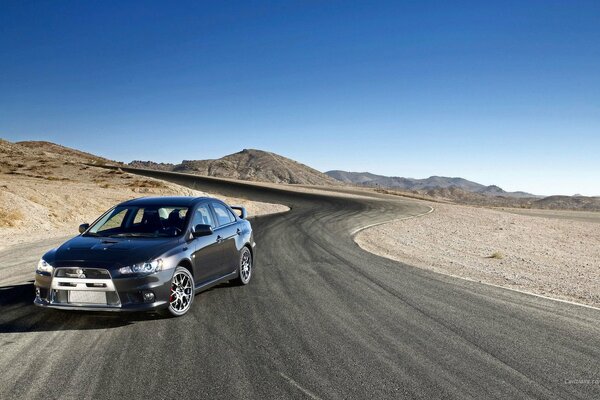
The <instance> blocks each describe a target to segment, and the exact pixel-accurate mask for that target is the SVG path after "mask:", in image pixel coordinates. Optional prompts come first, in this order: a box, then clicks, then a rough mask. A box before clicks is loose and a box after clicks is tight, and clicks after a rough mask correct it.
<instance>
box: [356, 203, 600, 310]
mask: <svg viewBox="0 0 600 400" xmlns="http://www.w3.org/2000/svg"><path fill="white" fill-rule="evenodd" d="M431 206H432V207H434V208H435V211H434V212H433V213H431V214H428V215H426V216H423V217H421V218H414V219H408V220H404V221H394V222H390V223H387V224H384V225H379V226H376V227H373V228H369V229H366V230H364V231H362V232H360V233H359V234H358V235H357V236H356V237H355V240H356V242H357V243H358V245H359V246H360V247H362V248H363V249H365V250H367V251H370V252H372V253H375V254H378V255H381V256H384V257H387V258H390V259H393V260H397V261H401V262H405V263H407V264H410V265H413V266H416V267H420V268H426V269H430V270H433V271H436V272H440V273H443V274H449V275H454V276H458V277H461V278H467V279H472V280H475V281H479V282H485V283H491V284H495V285H500V286H504V287H508V288H512V289H518V290H522V291H527V292H531V293H536V294H541V295H545V296H549V297H554V298H559V299H564V300H570V301H575V302H578V303H582V304H587V305H592V306H596V307H600V229H598V224H597V223H594V222H591V221H582V220H581V219H565V218H562V219H556V218H547V217H542V216H539V217H538V216H530V215H516V214H513V213H508V212H503V211H496V210H489V209H484V208H475V207H467V206H457V205H446V204H431Z"/></svg>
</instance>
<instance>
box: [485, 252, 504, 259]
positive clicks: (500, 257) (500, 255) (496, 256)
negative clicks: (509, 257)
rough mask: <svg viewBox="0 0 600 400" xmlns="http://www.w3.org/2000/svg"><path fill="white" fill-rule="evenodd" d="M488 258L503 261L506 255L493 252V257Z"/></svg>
mask: <svg viewBox="0 0 600 400" xmlns="http://www.w3.org/2000/svg"><path fill="white" fill-rule="evenodd" d="M488 258H493V259H495V260H501V259H503V258H504V254H502V253H501V252H499V251H495V252H493V253H492V255H491V256H489V257H488Z"/></svg>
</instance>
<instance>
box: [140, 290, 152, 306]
mask: <svg viewBox="0 0 600 400" xmlns="http://www.w3.org/2000/svg"><path fill="white" fill-rule="evenodd" d="M142 296H143V297H144V301H145V302H146V303H150V302H153V301H154V293H152V292H151V291H149V290H148V291H143V292H142Z"/></svg>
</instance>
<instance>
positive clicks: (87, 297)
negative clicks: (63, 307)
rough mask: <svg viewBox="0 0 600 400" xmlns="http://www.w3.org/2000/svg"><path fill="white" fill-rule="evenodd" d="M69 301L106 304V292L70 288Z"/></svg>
mask: <svg viewBox="0 0 600 400" xmlns="http://www.w3.org/2000/svg"><path fill="white" fill-rule="evenodd" d="M69 303H85V304H106V292H93V291H90V290H70V291H69Z"/></svg>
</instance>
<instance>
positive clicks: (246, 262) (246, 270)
mask: <svg viewBox="0 0 600 400" xmlns="http://www.w3.org/2000/svg"><path fill="white" fill-rule="evenodd" d="M250 278H252V253H250V249H248V248H247V247H244V248H243V249H242V251H241V252H240V265H239V267H238V277H237V278H236V279H235V283H237V284H238V285H247V284H248V283H249V282H250Z"/></svg>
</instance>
